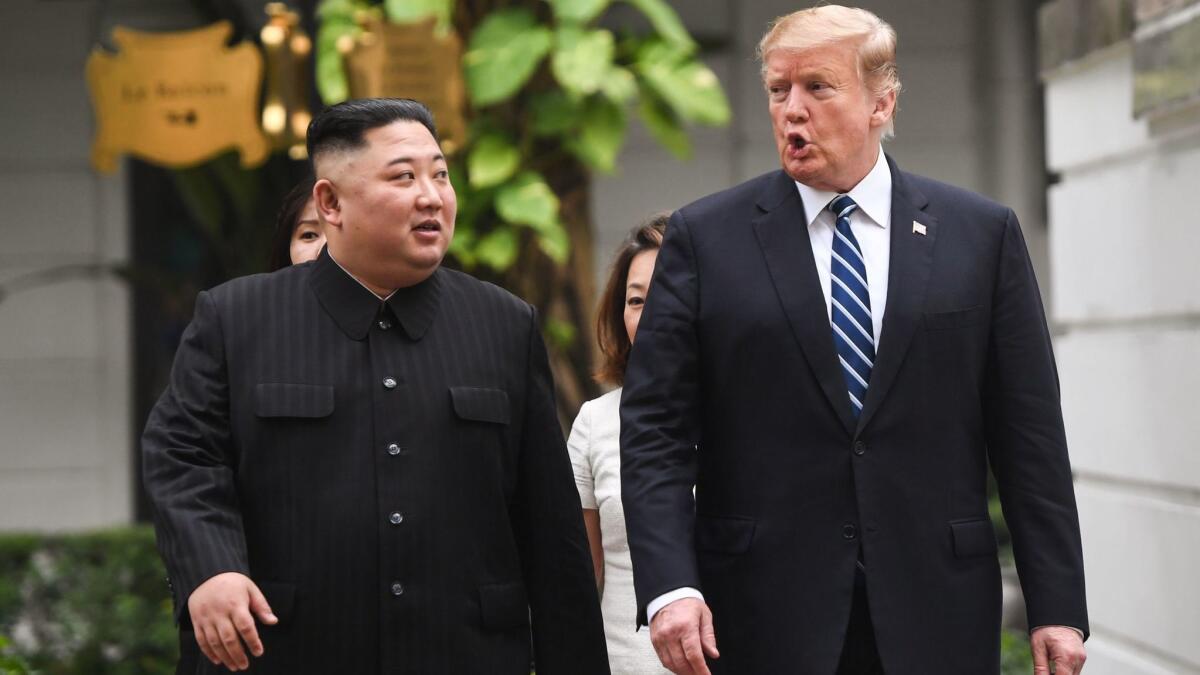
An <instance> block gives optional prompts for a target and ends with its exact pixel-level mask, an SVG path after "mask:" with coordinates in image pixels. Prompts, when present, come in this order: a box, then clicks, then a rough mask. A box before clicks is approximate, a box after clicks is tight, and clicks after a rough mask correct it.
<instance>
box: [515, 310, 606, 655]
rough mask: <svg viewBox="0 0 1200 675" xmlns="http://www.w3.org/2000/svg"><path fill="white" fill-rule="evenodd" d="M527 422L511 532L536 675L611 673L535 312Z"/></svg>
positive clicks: (588, 557) (528, 385)
mask: <svg viewBox="0 0 1200 675" xmlns="http://www.w3.org/2000/svg"><path fill="white" fill-rule="evenodd" d="M526 368H527V373H526V400H525V416H524V421H523V425H522V438H521V439H520V442H521V448H520V455H519V460H518V462H519V467H518V472H519V476H518V479H517V481H518V485H517V494H516V499H515V501H514V503H513V506H512V520H513V526H514V528H515V530H516V535H517V543H518V546H519V547H520V554H521V566H522V568H523V570H522V571H523V574H524V577H525V579H524V581H525V588H526V589H527V590H528V593H529V609H530V615H531V618H532V621H533V648H534V660H535V662H536V663H537V672H538V673H539V675H541V674H542V673H545V674H546V675H559V674H569V675H575V674H576V673H578V674H581V675H588V674H592V673H596V674H607V673H608V672H609V669H608V649H607V647H606V645H605V641H604V622H603V619H602V618H601V616H600V599H599V596H598V595H597V592H596V578H595V574H594V573H593V571H592V558H591V551H590V549H589V548H588V541H587V534H586V533H585V530H584V527H583V512H582V511H581V510H580V508H579V493H578V492H577V491H576V489H575V484H574V480H573V473H572V470H571V461H570V459H569V458H568V456H567V448H566V444H565V443H564V442H563V435H562V428H561V427H560V426H559V424H558V415H557V412H556V407H555V400H554V386H553V383H552V380H551V377H550V363H549V360H548V359H547V356H546V346H545V344H544V343H543V342H542V335H541V330H540V328H539V327H538V321H537V315H536V313H535V312H533V311H532V310H530V325H529V351H528V360H527V365H526Z"/></svg>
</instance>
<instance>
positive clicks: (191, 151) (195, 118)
mask: <svg viewBox="0 0 1200 675" xmlns="http://www.w3.org/2000/svg"><path fill="white" fill-rule="evenodd" d="M232 30H233V29H232V27H231V26H230V24H229V23H228V22H226V21H221V22H218V23H215V24H213V25H211V26H206V27H204V28H200V29H197V30H192V31H184V32H178V33H143V32H139V31H134V30H130V29H127V28H116V29H115V30H114V31H113V40H114V41H115V42H116V43H117V47H118V50H117V53H115V54H109V53H107V52H105V51H102V50H100V49H98V48H97V49H95V50H93V51H92V54H91V56H89V57H88V61H87V81H88V87H89V88H90V89H91V92H92V104H93V106H94V107H95V110H96V120H97V127H98V128H97V131H96V139H95V141H94V143H93V145H92V164H93V165H94V166H95V167H96V168H97V169H98V170H100V171H104V172H109V173H111V172H112V171H114V170H116V168H117V157H118V156H119V155H120V154H121V153H129V154H133V155H137V156H138V157H141V158H143V159H145V160H147V161H149V162H153V163H155V164H161V165H164V166H169V167H184V166H190V165H194V164H197V163H199V162H202V161H204V160H206V159H209V158H211V157H213V156H214V155H217V154H219V153H221V152H223V151H225V150H228V149H230V148H237V149H238V151H239V152H240V153H241V158H242V165H243V166H247V167H249V166H255V165H258V164H261V163H262V162H263V161H264V160H265V159H266V158H267V142H266V140H265V139H264V138H263V135H262V132H261V131H260V130H259V127H258V92H259V86H260V83H261V82H262V56H261V55H260V54H259V52H258V49H257V48H256V47H255V46H254V45H251V44H247V43H243V44H239V45H236V46H234V47H226V46H225V43H226V42H227V41H228V40H229V36H230V35H231V34H232Z"/></svg>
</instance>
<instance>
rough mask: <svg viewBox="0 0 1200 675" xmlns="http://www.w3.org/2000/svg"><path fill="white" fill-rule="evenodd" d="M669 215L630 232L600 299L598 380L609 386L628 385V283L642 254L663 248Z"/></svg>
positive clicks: (661, 216) (614, 260)
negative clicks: (626, 290)
mask: <svg viewBox="0 0 1200 675" xmlns="http://www.w3.org/2000/svg"><path fill="white" fill-rule="evenodd" d="M670 217H671V214H670V213H658V214H655V215H654V216H651V218H650V219H649V220H647V221H646V222H644V223H642V224H641V225H638V226H637V227H635V228H633V229H632V230H630V231H629V235H628V236H627V237H625V241H623V242H621V247H620V248H618V249H617V254H616V256H615V257H614V259H613V264H612V271H611V272H609V274H608V283H607V284H605V285H604V294H603V295H601V296H600V307H599V309H598V311H597V312H596V339H597V340H598V341H599V342H600V353H601V355H602V357H603V361H602V362H601V364H600V370H599V371H597V372H596V379H597V380H598V381H600V382H603V383H606V384H614V385H621V384H624V382H625V366H627V365H628V364H629V349H630V348H631V347H632V346H633V345H632V344H631V343H630V342H629V334H628V333H627V332H626V330H625V284H626V283H628V281H629V266H630V264H632V263H633V259H634V257H636V256H637V254H639V253H641V252H642V251H657V250H658V249H659V247H660V246H662V239H663V234H664V233H665V232H666V231H667V220H668V219H670Z"/></svg>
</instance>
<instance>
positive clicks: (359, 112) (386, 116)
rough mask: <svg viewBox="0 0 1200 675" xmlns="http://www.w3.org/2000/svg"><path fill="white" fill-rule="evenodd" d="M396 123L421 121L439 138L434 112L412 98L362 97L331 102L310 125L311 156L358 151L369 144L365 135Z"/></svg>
mask: <svg viewBox="0 0 1200 675" xmlns="http://www.w3.org/2000/svg"><path fill="white" fill-rule="evenodd" d="M393 122H418V123H420V124H422V125H424V127H425V128H426V129H428V130H429V133H430V134H432V135H433V138H434V140H437V137H438V136H437V127H435V126H434V124H433V113H431V112H429V108H426V107H425V104H424V103H421V102H420V101H414V100H412V99H410V98H360V99H353V100H350V101H344V102H342V103H338V104H336V105H331V106H329V107H328V108H326V109H325V110H322V111H321V112H320V113H319V114H318V115H317V116H316V117H314V118H313V121H312V122H310V123H309V125H308V156H309V158H310V159H311V160H312V161H314V162H315V161H316V158H317V156H318V155H320V154H322V153H326V152H331V151H341V150H355V149H358V148H361V147H363V146H364V145H366V141H365V140H363V135H364V134H365V133H366V132H368V131H370V130H371V129H377V128H379V127H383V126H387V125H389V124H391V123H393Z"/></svg>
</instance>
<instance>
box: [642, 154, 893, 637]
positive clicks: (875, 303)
mask: <svg viewBox="0 0 1200 675" xmlns="http://www.w3.org/2000/svg"><path fill="white" fill-rule="evenodd" d="M796 189H797V190H799V191H800V199H801V200H803V201H804V215H805V217H806V218H807V219H808V222H807V223H804V225H805V226H806V227H808V239H809V241H810V242H812V249H813V258H814V259H816V262H817V277H818V278H819V279H820V280H821V292H822V293H824V294H825V312H826V316H827V317H828V318H829V319H830V321H832V320H833V314H832V312H833V302H832V300H831V299H830V290H829V286H830V284H832V283H833V282H832V281H830V268H831V265H832V260H833V228H834V224H835V219H834V216H833V213H831V212H830V211H829V209H827V208H826V207H827V206H829V202H831V201H833V200H834V198H835V197H837V196H838V194H839V193H837V192H825V191H822V190H817V189H814V188H811V187H809V186H807V185H804V184H803V183H796ZM846 194H847V195H849V196H850V198H851V199H853V200H854V203H855V204H858V208H857V209H855V210H854V212H853V213H851V214H850V230H851V231H852V232H854V238H855V239H857V240H858V245H859V248H861V249H862V254H863V260H864V261H865V262H866V264H867V286H868V288H867V290H868V292H869V293H870V294H871V324H872V330H873V331H874V335H875V352H876V353H879V337H880V334H881V332H882V329H883V310H884V307H885V306H886V305H887V286H888V263H889V262H890V261H891V251H892V247H891V242H890V241H889V239H888V228H889V227H890V225H891V221H892V172H891V170H890V169H889V168H888V164H887V160H886V159H885V158H884V155H883V148H880V149H879V157H877V158H876V159H875V166H874V167H873V168H872V169H871V171H870V172H869V173H868V174H867V175H866V176H865V177H864V178H863V179H862V180H861V181H859V183H858V185H855V186H854V187H853V188H852V189H851V190H850V191H849V192H847V193H846ZM797 225H799V223H797ZM830 330H831V331H832V328H831V329H830ZM831 339H832V338H831ZM847 405H849V400H847ZM683 598H698V599H700V600H704V595H703V594H701V593H700V591H699V590H697V589H695V588H690V587H685V588H677V589H675V590H673V591H668V592H667V593H663V594H662V595H660V596H658V597H657V598H655V599H653V600H651V601H650V602H649V604H647V605H646V622H647V623H649V622H650V621H653V620H654V615H655V614H656V613H658V610H660V609H662V608H663V607H666V606H667V605H669V604H671V603H672V602H675V601H676V600H681V599H683Z"/></svg>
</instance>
